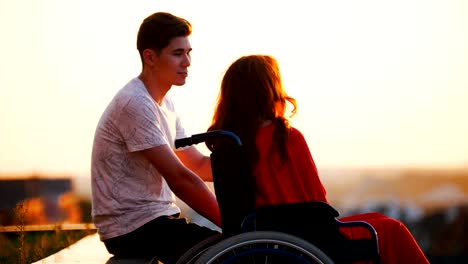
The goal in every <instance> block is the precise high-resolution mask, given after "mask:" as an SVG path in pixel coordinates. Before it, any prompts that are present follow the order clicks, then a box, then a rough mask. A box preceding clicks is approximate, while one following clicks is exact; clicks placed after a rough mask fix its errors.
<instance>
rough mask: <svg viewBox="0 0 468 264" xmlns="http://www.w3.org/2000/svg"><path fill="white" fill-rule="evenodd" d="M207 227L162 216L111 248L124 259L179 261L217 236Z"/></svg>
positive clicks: (120, 239)
mask: <svg viewBox="0 0 468 264" xmlns="http://www.w3.org/2000/svg"><path fill="white" fill-rule="evenodd" d="M218 233H219V232H217V231H214V230H212V229H209V228H207V227H203V226H199V225H197V224H194V223H190V222H188V221H187V219H185V218H179V217H177V216H167V217H159V218H157V219H155V220H153V221H151V222H149V223H147V224H145V225H143V226H142V227H140V228H139V229H137V230H135V231H133V232H131V233H130V234H128V235H124V236H122V237H119V238H117V239H116V240H117V241H116V240H114V241H112V242H111V241H109V242H111V243H106V246H108V244H110V245H109V247H108V248H109V249H111V250H114V251H117V252H115V253H114V252H111V253H113V254H114V255H120V256H122V257H132V258H133V257H138V258H152V257H156V258H157V259H158V260H161V261H162V262H164V263H175V262H176V261H177V259H178V258H179V257H180V256H181V255H182V254H184V253H185V252H186V251H187V250H188V249H190V248H191V247H193V246H194V245H196V244H197V243H198V242H200V241H202V240H204V239H206V238H208V237H210V236H214V235H216V234H218Z"/></svg>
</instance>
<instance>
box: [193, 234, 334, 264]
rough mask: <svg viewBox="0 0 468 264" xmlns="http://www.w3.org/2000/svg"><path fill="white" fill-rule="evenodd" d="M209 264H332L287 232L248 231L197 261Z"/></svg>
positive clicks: (209, 249)
mask: <svg viewBox="0 0 468 264" xmlns="http://www.w3.org/2000/svg"><path fill="white" fill-rule="evenodd" d="M194 263H195V264H210V263H224V264H228V263H233V264H234V263H291V264H293V263H323V264H332V263H333V261H332V260H331V259H330V258H329V257H328V256H327V255H325V254H324V253H323V252H322V251H321V250H320V249H318V248H317V247H316V246H314V245H312V244H311V243H309V242H307V241H305V240H303V239H301V238H298V237H296V236H292V235H289V234H286V233H281V232H273V231H255V232H247V233H242V234H239V235H235V236H232V237H229V238H226V239H224V240H222V241H220V242H219V243H217V244H215V245H213V246H211V247H210V248H208V249H207V250H206V251H205V252H204V253H203V254H201V255H200V257H199V258H198V259H197V260H196V261H195V262H194Z"/></svg>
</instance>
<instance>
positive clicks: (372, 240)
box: [175, 130, 379, 264]
mask: <svg viewBox="0 0 468 264" xmlns="http://www.w3.org/2000/svg"><path fill="white" fill-rule="evenodd" d="M202 142H205V143H206V145H207V147H208V148H209V149H210V151H211V155H210V158H211V165H212V173H213V185H214V191H215V195H216V199H217V200H218V204H219V207H220V213H221V222H222V224H221V225H222V226H221V229H222V234H220V235H216V236H213V237H210V238H208V239H206V240H204V241H202V242H200V243H198V244H197V245H195V246H194V247H192V248H191V249H190V250H188V251H187V252H186V253H185V254H184V255H182V256H181V257H180V258H179V260H178V262H177V264H208V263H225V264H228V263H233V264H234V263H323V264H330V263H355V262H359V263H379V249H378V241H377V233H376V231H375V230H374V228H373V227H372V226H371V225H370V224H368V223H366V222H364V221H352V222H341V221H340V220H338V219H337V217H338V216H339V213H338V212H337V211H336V210H335V209H334V208H333V207H331V206H330V205H328V204H326V203H323V202H310V203H297V204H285V205H272V206H264V207H261V208H255V196H254V184H253V182H252V179H253V177H250V170H249V168H248V165H247V164H248V163H247V160H246V155H245V154H244V148H243V145H242V142H241V140H240V139H239V137H238V136H237V135H236V134H234V133H232V132H230V131H225V130H216V131H209V132H206V133H200V134H195V135H192V136H190V137H187V138H182V139H177V140H176V141H175V146H176V148H181V147H185V146H190V145H194V144H198V143H202ZM345 228H363V229H365V230H366V231H367V232H368V234H369V235H368V236H366V237H365V238H363V239H357V240H356V239H353V240H350V239H347V238H346V237H345V236H344V235H343V234H342V232H341V230H343V229H345Z"/></svg>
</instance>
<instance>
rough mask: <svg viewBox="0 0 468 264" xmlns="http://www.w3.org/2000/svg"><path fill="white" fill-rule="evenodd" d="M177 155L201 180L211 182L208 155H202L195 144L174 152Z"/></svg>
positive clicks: (211, 176)
mask: <svg viewBox="0 0 468 264" xmlns="http://www.w3.org/2000/svg"><path fill="white" fill-rule="evenodd" d="M175 153H176V155H177V157H179V159H180V160H181V161H182V163H184V165H185V166H187V167H188V168H189V169H190V170H192V171H193V172H195V173H196V174H197V175H198V176H200V178H202V180H204V181H208V182H212V181H213V175H212V172H211V161H210V157H208V156H205V155H203V154H202V153H201V152H200V151H199V150H198V149H197V148H196V147H195V146H190V147H188V148H185V149H183V150H179V151H176V152H175Z"/></svg>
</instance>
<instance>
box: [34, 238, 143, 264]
mask: <svg viewBox="0 0 468 264" xmlns="http://www.w3.org/2000/svg"><path fill="white" fill-rule="evenodd" d="M150 262H151V260H148V259H117V258H114V257H113V255H111V254H109V252H107V249H106V246H104V243H102V242H101V240H99V235H98V234H93V235H89V236H86V237H84V238H82V239H81V240H79V241H77V242H76V243H74V244H72V245H70V246H69V247H68V248H64V249H62V250H61V251H59V252H57V253H55V254H53V255H51V256H49V257H47V258H44V259H42V260H39V261H37V262H34V263H33V264H54V263H63V264H65V263H67V264H69V263H86V264H124V263H125V264H126V263H128V264H149V263H150Z"/></svg>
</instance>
